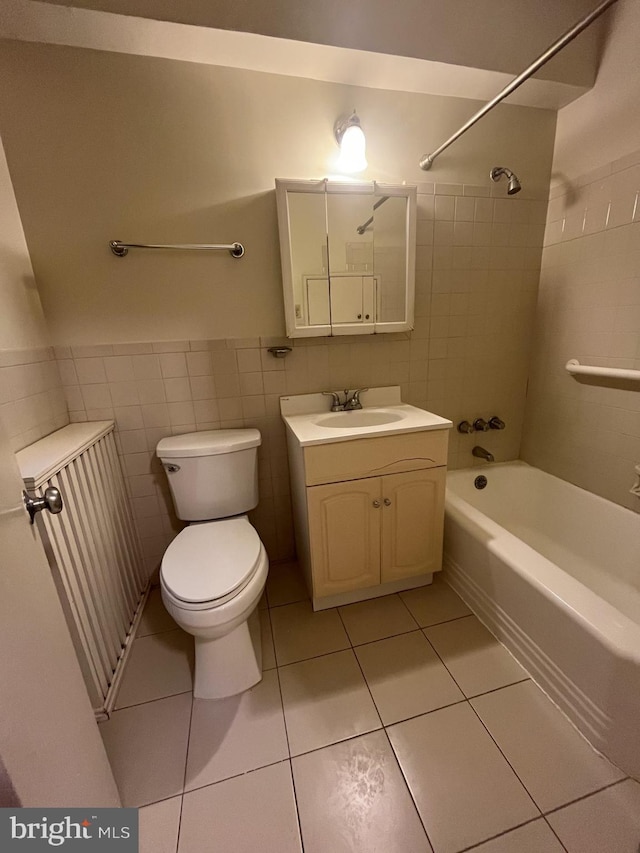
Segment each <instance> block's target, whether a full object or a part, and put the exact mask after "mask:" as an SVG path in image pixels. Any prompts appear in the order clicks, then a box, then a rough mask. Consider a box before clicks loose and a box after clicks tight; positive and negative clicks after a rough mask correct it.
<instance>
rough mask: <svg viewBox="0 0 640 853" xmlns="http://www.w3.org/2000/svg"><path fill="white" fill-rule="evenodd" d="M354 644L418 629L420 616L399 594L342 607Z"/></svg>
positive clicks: (343, 618)
mask: <svg viewBox="0 0 640 853" xmlns="http://www.w3.org/2000/svg"><path fill="white" fill-rule="evenodd" d="M338 609H339V611H340V616H342V621H343V622H344V626H345V628H346V629H347V634H348V635H349V639H350V640H351V642H352V643H353V645H354V646H359V645H361V644H362V643H371V642H373V641H374V640H383V639H384V638H385V637H393V636H394V635H395V634H405V633H406V632H407V631H415V629H416V628H417V627H418V624H417V622H416V620H415V619H414V618H413V616H412V615H411V614H410V613H409V611H408V610H407V608H406V607H405V606H404V604H403V603H402V600H401V599H400V598H399V597H398V596H397V595H385V596H384V597H383V598H371V599H369V601H359V602H358V603H357V604H349V605H348V607H340V608H338Z"/></svg>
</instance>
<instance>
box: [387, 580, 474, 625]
mask: <svg viewBox="0 0 640 853" xmlns="http://www.w3.org/2000/svg"><path fill="white" fill-rule="evenodd" d="M400 598H401V599H402V600H403V601H404V603H405V604H406V605H407V607H408V608H409V610H410V611H411V613H412V615H413V617H414V619H415V620H416V622H417V623H418V625H420V627H421V628H426V627H427V626H428V625H437V624H438V622H447V621H448V620H449V619H457V618H458V617H460V616H468V615H469V614H470V613H471V611H470V610H469V608H468V607H467V605H466V604H465V603H464V601H463V600H462V599H461V598H460V596H459V595H458V594H457V593H455V592H454V591H453V590H452V589H451V587H450V586H449V584H447V583H445V582H444V581H443V580H442V578H441V577H440V576H439V575H437V574H436V575H435V576H434V579H433V583H432V584H430V585H429V586H421V587H419V588H418V589H409V590H407V591H406V592H401V593H400Z"/></svg>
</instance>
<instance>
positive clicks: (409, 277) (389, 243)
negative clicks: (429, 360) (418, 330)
mask: <svg viewBox="0 0 640 853" xmlns="http://www.w3.org/2000/svg"><path fill="white" fill-rule="evenodd" d="M276 196H277V204H278V223H279V227H280V249H281V256H282V272H283V290H284V299H285V314H286V321H287V335H288V336H289V337H300V336H309V335H316V336H317V335H355V334H374V333H376V334H377V333H380V332H398V331H406V330H408V329H411V328H412V327H413V299H414V267H415V209H416V189H415V187H407V186H405V185H389V184H386V185H381V184H376V183H366V184H351V183H349V184H345V183H339V182H331V181H281V180H277V181H276Z"/></svg>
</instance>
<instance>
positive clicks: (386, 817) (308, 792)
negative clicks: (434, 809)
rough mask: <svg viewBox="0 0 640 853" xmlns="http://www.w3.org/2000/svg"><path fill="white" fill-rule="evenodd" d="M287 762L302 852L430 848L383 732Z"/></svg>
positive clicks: (414, 852)
mask: <svg viewBox="0 0 640 853" xmlns="http://www.w3.org/2000/svg"><path fill="white" fill-rule="evenodd" d="M292 763H293V776H294V780H295V785H296V797H297V800H298V811H299V813H300V824H301V826H302V838H303V841H304V849H305V853H327V851H332V853H373V851H380V853H420V851H424V853H427V851H428V853H430V851H431V847H430V845H429V842H428V840H427V837H426V835H425V832H424V829H423V828H422V825H421V823H420V819H419V817H418V815H417V813H416V810H415V806H414V805H413V803H412V801H411V797H410V795H409V792H408V791H407V787H406V785H405V783H404V780H403V778H402V774H401V773H400V769H399V768H398V764H397V762H396V759H395V756H394V754H393V751H392V750H391V748H390V747H389V742H388V741H387V738H386V737H385V734H384V732H373V733H372V734H368V735H364V736H363V737H359V738H355V739H354V740H349V741H347V742H345V743H339V744H335V745H334V746H329V747H327V748H326V749H321V750H318V751H317V752H311V753H309V754H307V755H302V756H300V757H298V758H294V759H293V762H292Z"/></svg>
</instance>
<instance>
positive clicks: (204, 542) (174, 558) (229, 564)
mask: <svg viewBox="0 0 640 853" xmlns="http://www.w3.org/2000/svg"><path fill="white" fill-rule="evenodd" d="M263 554H264V550H263V547H262V543H261V542H260V538H259V536H258V534H257V532H256V531H255V529H254V528H253V527H252V525H251V523H250V522H249V520H248V519H247V517H246V516H241V517H239V518H228V519H222V520H220V521H208V522H205V523H203V524H192V525H190V526H189V527H185V529H184V530H183V531H181V532H180V533H179V534H178V536H176V538H175V539H174V540H173V542H171V544H170V545H169V547H168V548H167V550H166V552H165V554H164V557H163V559H162V566H161V569H160V577H161V581H162V585H163V587H164V589H165V591H166V592H168V593H169V594H170V595H171V597H172V598H174V599H175V600H176V604H179V605H180V606H182V607H185V608H187V609H194V610H200V609H206V608H212V607H218V606H220V605H221V604H224V603H225V602H227V601H229V600H231V599H232V598H235V597H236V596H237V595H238V594H239V593H240V592H241V591H242V589H244V587H246V586H247V584H248V583H249V582H250V581H251V579H252V577H253V576H254V575H255V573H256V571H257V570H258V568H259V565H260V563H261V561H262V559H263Z"/></svg>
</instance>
